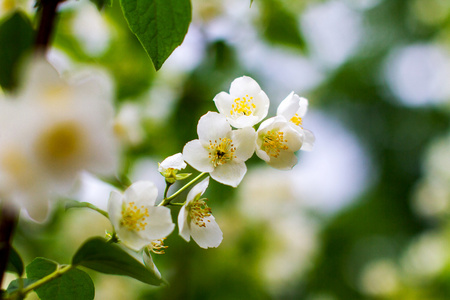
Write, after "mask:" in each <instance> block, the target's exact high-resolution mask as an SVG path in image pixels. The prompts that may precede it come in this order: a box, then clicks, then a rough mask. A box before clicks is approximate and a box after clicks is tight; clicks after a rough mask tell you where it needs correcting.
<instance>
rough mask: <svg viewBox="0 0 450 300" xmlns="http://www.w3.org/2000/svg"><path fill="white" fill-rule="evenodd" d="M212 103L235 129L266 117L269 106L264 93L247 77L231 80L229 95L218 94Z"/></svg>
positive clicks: (248, 125)
mask: <svg viewBox="0 0 450 300" xmlns="http://www.w3.org/2000/svg"><path fill="white" fill-rule="evenodd" d="M214 103H215V104H216V107H217V110H218V111H219V112H220V113H221V114H222V115H224V116H226V117H227V120H228V122H229V123H230V124H231V126H233V127H236V128H244V127H251V126H253V125H255V124H257V123H259V122H260V121H261V120H262V119H264V118H265V117H266V116H267V112H268V110H269V104H270V102H269V98H268V97H267V95H266V93H264V91H262V90H261V88H260V86H259V85H258V83H257V82H256V81H255V80H253V79H252V78H250V77H248V76H243V77H239V78H236V79H235V80H233V82H232V83H231V87H230V93H229V94H228V93H225V92H220V93H219V94H217V95H216V96H215V97H214Z"/></svg>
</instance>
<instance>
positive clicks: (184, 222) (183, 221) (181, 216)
mask: <svg viewBox="0 0 450 300" xmlns="http://www.w3.org/2000/svg"><path fill="white" fill-rule="evenodd" d="M186 204H187V203H186ZM186 204H184V205H183V206H182V207H181V209H180V212H179V213H178V233H179V235H180V236H181V237H182V238H183V239H185V240H186V242H189V241H190V240H191V229H190V227H189V224H190V220H188V218H189V211H188V209H187V205H186Z"/></svg>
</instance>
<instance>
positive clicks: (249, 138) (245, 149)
mask: <svg viewBox="0 0 450 300" xmlns="http://www.w3.org/2000/svg"><path fill="white" fill-rule="evenodd" d="M231 139H232V140H233V144H234V146H235V147H236V151H235V155H236V157H237V158H238V159H240V160H242V161H246V160H247V159H249V158H250V157H252V155H253V153H254V152H255V141H256V132H255V129H253V127H246V128H242V129H238V130H233V131H232V133H231Z"/></svg>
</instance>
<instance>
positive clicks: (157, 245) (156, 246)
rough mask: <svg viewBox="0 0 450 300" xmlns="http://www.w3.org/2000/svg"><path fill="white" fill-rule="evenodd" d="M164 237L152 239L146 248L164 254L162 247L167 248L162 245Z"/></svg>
mask: <svg viewBox="0 0 450 300" xmlns="http://www.w3.org/2000/svg"><path fill="white" fill-rule="evenodd" d="M165 239H166V238H162V239H159V240H154V241H152V242H151V243H150V244H149V245H148V246H147V247H148V249H149V250H150V251H152V252H153V253H155V254H164V253H165V252H164V250H163V249H166V248H168V246H164V240H165Z"/></svg>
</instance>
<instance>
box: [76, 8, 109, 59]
mask: <svg viewBox="0 0 450 300" xmlns="http://www.w3.org/2000/svg"><path fill="white" fill-rule="evenodd" d="M75 12H76V14H75V17H74V19H73V20H72V32H73V34H74V36H75V37H76V38H77V39H78V41H79V42H80V45H81V47H82V49H83V50H84V51H85V52H86V53H87V54H89V55H92V56H100V55H102V54H103V53H104V52H105V51H106V50H107V49H108V46H109V44H110V42H111V29H110V27H109V26H108V23H107V22H106V18H104V16H102V15H101V14H100V12H99V11H98V9H97V8H96V7H95V6H94V5H93V4H92V3H89V2H84V3H80V5H78V6H77V7H76V9H75Z"/></svg>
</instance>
